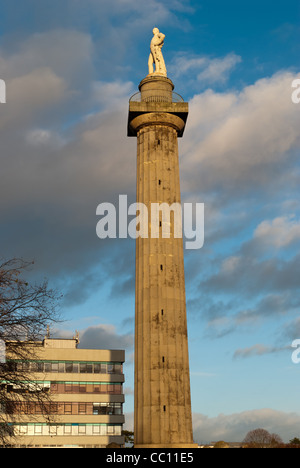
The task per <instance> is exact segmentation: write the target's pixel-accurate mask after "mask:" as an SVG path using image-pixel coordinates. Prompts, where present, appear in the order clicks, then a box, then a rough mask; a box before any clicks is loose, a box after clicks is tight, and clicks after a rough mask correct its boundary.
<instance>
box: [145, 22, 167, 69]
mask: <svg viewBox="0 0 300 468" xmlns="http://www.w3.org/2000/svg"><path fill="white" fill-rule="evenodd" d="M165 37H166V36H165V35H164V34H163V33H161V32H159V29H158V28H154V29H153V38H152V40H151V44H150V51H151V52H150V55H149V60H148V66H149V75H160V76H167V69H166V65H165V61H164V58H163V54H162V51H161V49H162V46H163V45H164V39H165ZM153 65H155V71H154V68H153Z"/></svg>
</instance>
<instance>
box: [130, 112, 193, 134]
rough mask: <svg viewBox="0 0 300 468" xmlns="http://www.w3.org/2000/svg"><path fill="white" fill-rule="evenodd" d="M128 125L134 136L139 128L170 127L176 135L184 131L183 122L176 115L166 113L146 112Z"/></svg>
mask: <svg viewBox="0 0 300 468" xmlns="http://www.w3.org/2000/svg"><path fill="white" fill-rule="evenodd" d="M129 125H130V129H131V131H132V132H133V133H134V134H137V132H138V131H139V130H140V129H141V128H143V127H147V126H150V125H162V126H167V127H172V128H174V129H175V130H176V131H177V134H181V133H182V131H183V129H184V126H185V122H184V120H182V119H181V118H180V117H178V116H177V115H174V114H169V113H168V112H148V113H146V114H141V115H139V116H137V117H135V118H134V119H133V120H131V122H130V123H129Z"/></svg>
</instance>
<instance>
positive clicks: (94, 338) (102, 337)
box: [79, 324, 133, 349]
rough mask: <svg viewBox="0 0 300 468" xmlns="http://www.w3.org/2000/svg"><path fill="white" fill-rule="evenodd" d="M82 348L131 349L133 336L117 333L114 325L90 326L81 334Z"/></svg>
mask: <svg viewBox="0 0 300 468" xmlns="http://www.w3.org/2000/svg"><path fill="white" fill-rule="evenodd" d="M79 337H80V345H79V347H80V348H82V349H128V348H129V349H131V348H132V346H133V336H132V335H131V334H126V335H122V334H119V333H117V331H116V327H115V326H114V325H106V324H102V325H98V326H92V327H88V328H87V329H85V330H82V331H81V332H80V334H79Z"/></svg>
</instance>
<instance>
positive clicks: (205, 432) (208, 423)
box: [124, 408, 300, 443]
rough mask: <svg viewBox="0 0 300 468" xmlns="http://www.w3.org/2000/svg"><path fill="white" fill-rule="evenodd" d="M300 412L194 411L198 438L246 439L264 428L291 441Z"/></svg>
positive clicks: (128, 422) (128, 417)
mask: <svg viewBox="0 0 300 468" xmlns="http://www.w3.org/2000/svg"><path fill="white" fill-rule="evenodd" d="M299 425H300V414H299V413H286V412H283V411H276V410H273V409H270V408H263V409H256V410H251V411H243V412H241V413H234V414H228V415H226V414H219V415H218V416H216V417H209V416H206V415H204V414H199V413H193V430H194V441H195V442H197V443H210V442H216V441H218V440H225V441H226V442H242V441H243V439H244V438H245V437H246V435H247V433H248V432H249V431H251V430H253V429H257V428H263V429H265V430H267V431H268V432H270V433H271V434H274V433H275V434H278V435H279V436H280V437H281V438H282V440H283V441H284V442H285V443H287V442H289V440H291V439H292V438H293V437H296V436H297V434H299ZM124 427H125V429H127V430H131V431H133V413H126V414H125V426H124Z"/></svg>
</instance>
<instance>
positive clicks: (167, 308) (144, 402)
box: [128, 28, 197, 448]
mask: <svg viewBox="0 0 300 468" xmlns="http://www.w3.org/2000/svg"><path fill="white" fill-rule="evenodd" d="M157 31H158V30H157V28H156V29H155V30H154V31H153V33H154V34H158V33H157ZM159 34H160V33H159ZM162 36H163V35H162ZM163 38H164V36H163ZM151 61H152V58H151V60H150V62H151ZM150 68H151V67H150ZM139 90H140V93H138V94H137V95H135V96H134V97H133V98H132V99H131V100H130V102H129V116H128V136H131V137H137V202H138V203H141V204H143V205H144V206H146V207H147V211H148V213H149V219H150V218H151V215H150V213H151V210H152V208H153V204H155V203H156V204H157V203H158V204H163V203H164V204H166V205H167V206H168V207H171V205H172V204H173V203H179V204H180V203H181V197H180V178H179V160H178V142H177V138H178V137H182V135H183V132H184V128H185V123H186V119H187V115H188V104H187V103H186V102H184V101H183V99H182V98H180V97H179V96H178V95H175V93H173V90H174V85H173V83H172V81H171V80H170V79H169V78H167V76H162V75H161V74H159V73H149V75H148V76H147V77H146V78H145V79H143V80H142V81H141V83H140V85H139ZM174 219H175V218H174V217H172V214H171V216H170V217H169V219H168V220H166V219H165V218H164V216H162V215H161V216H160V218H159V221H158V223H159V225H158V236H157V237H154V236H153V231H152V228H153V222H149V223H148V229H149V230H148V232H147V233H146V234H147V235H146V236H140V237H138V238H137V240H136V310H135V406H134V412H135V416H134V436H135V447H139V448H144V447H145V448H168V447H170V448H172V447H176V448H185V447H190V448H196V447H197V445H195V444H194V443H193V432H192V415H191V397H190V375H189V357H188V341H187V320H186V300H185V279H184V258H183V240H182V238H178V237H177V236H176V235H175V232H176V231H177V228H178V226H175V221H174ZM168 230H170V236H169V237H167V236H165V235H164V234H165V233H166V232H167V231H168Z"/></svg>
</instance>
